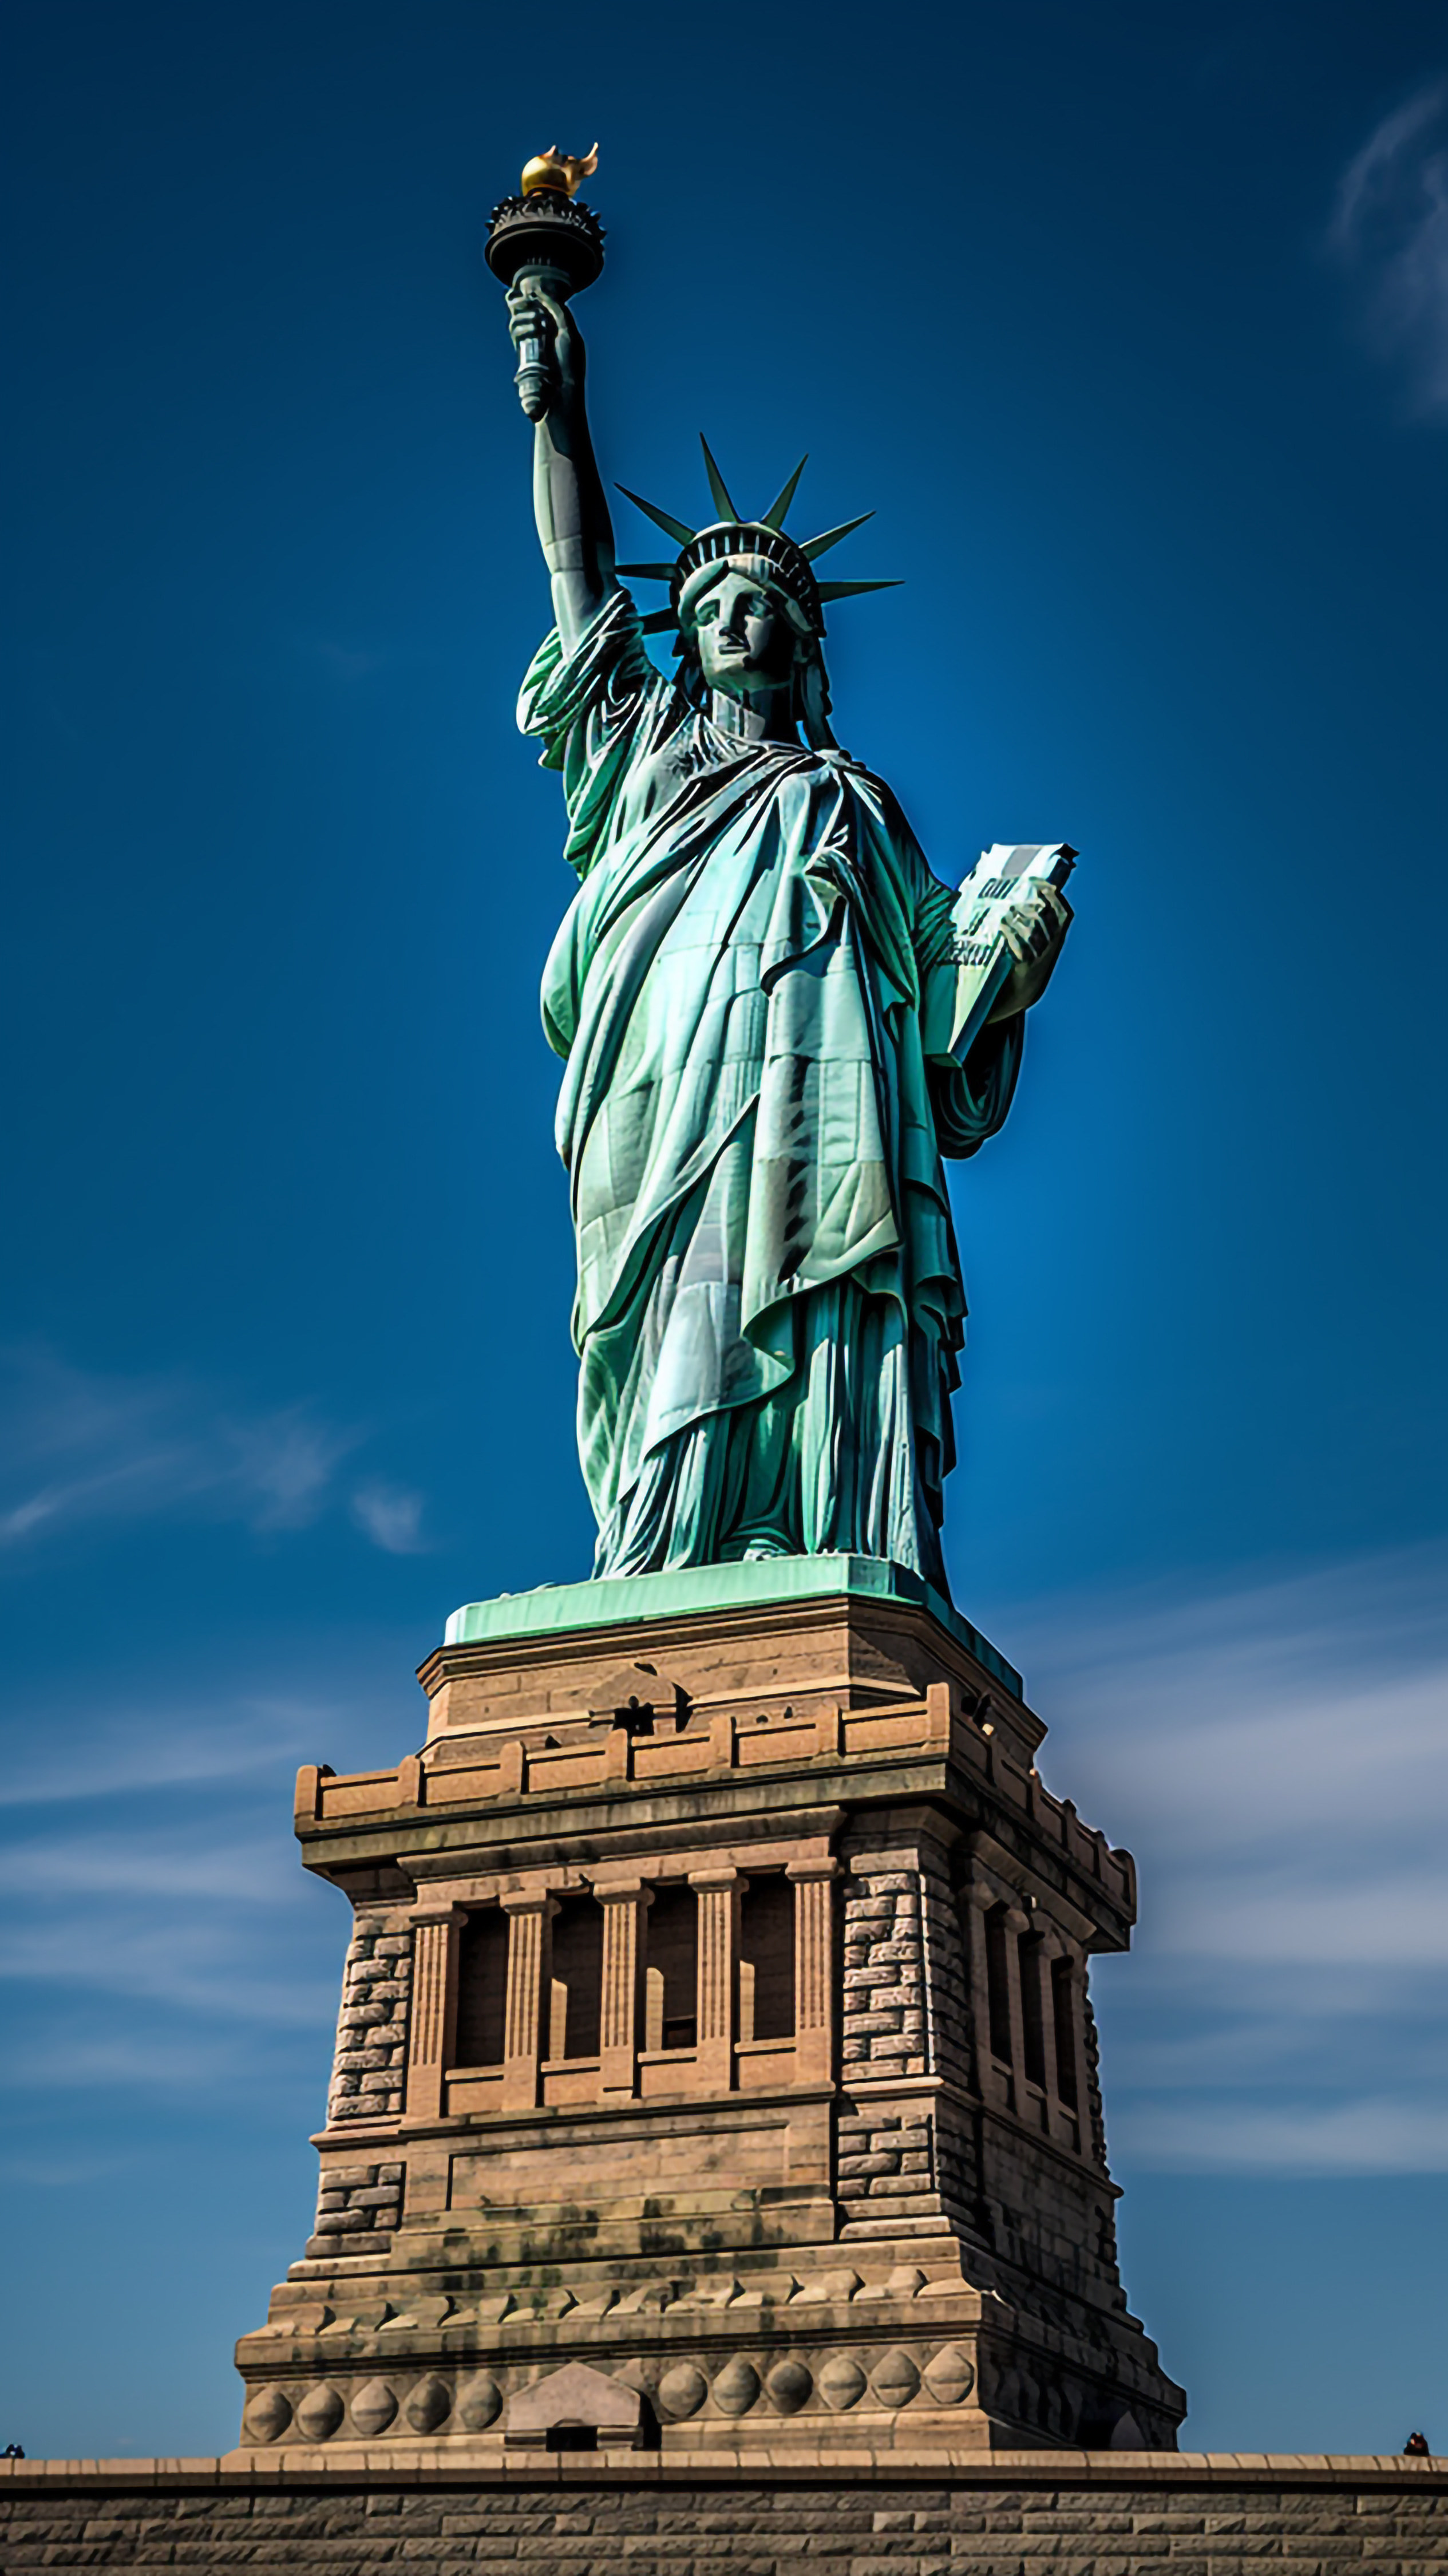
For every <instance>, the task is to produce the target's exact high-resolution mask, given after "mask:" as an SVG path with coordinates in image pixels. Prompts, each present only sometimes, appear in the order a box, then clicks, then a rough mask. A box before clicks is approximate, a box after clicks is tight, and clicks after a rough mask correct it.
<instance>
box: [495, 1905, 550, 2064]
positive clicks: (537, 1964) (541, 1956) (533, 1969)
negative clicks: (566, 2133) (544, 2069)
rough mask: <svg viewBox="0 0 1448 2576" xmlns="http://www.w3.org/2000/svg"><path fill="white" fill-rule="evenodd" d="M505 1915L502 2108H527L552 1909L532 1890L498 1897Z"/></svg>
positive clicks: (537, 2054)
mask: <svg viewBox="0 0 1448 2576" xmlns="http://www.w3.org/2000/svg"><path fill="white" fill-rule="evenodd" d="M502 1907H503V1912H504V1913H505V1914H506V1915H507V1917H508V1999H507V2004H506V2007H505V2012H504V2021H503V2103H502V2107H503V2109H504V2110H505V2111H531V2110H534V2109H535V2108H536V2106H537V2101H538V2066H539V2058H540V2053H541V2051H540V2034H539V2018H540V2014H541V2011H542V2004H543V1992H544V1985H545V1977H546V1969H547V1957H546V1953H547V1947H548V1925H549V1923H550V1921H551V1920H552V1917H553V1915H554V1913H555V1912H556V1910H557V1908H556V1906H555V1904H554V1900H553V1898H552V1897H551V1896H546V1895H544V1894H542V1893H540V1892H537V1891H531V1892H528V1893H525V1894H514V1895H510V1896H505V1897H504V1898H503V1899H502Z"/></svg>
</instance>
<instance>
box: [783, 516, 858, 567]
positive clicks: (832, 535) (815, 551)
mask: <svg viewBox="0 0 1448 2576" xmlns="http://www.w3.org/2000/svg"><path fill="white" fill-rule="evenodd" d="M874 515H875V513H874V511H873V510H862V511H861V513H860V515H859V517H858V519H846V520H845V522H844V524H843V526H842V527H838V528H826V530H825V532H824V535H823V536H822V537H810V538H809V539H808V541H807V542H806V543H805V544H804V545H802V546H801V547H800V553H801V554H802V555H803V557H804V559H805V562H806V563H813V562H814V559H815V557H816V555H827V554H828V553H829V550H830V548H831V546H837V545H838V544H839V542H840V539H841V537H852V536H853V535H854V533H855V530H856V528H863V526H864V524H865V521H866V520H867V519H873V517H874Z"/></svg>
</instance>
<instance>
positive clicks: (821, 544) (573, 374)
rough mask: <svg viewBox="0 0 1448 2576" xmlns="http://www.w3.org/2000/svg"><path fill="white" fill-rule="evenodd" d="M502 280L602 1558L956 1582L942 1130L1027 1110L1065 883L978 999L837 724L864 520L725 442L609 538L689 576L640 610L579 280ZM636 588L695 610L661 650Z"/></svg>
mask: <svg viewBox="0 0 1448 2576" xmlns="http://www.w3.org/2000/svg"><path fill="white" fill-rule="evenodd" d="M511 302H512V327H513V332H514V337H515V339H516V340H517V342H518V344H519V347H520V349H524V350H534V351H541V352H542V353H543V355H542V357H541V358H540V359H539V361H538V364H539V367H540V368H541V370H542V372H541V375H540V378H539V381H540V384H541V385H544V386H545V387H546V410H545V411H544V412H543V415H542V416H541V417H539V418H538V421H537V431H536V443H535V464H534V500H535V506H536V511H537V518H538V527H539V534H540V537H541V539H542V542H543V548H544V553H545V557H546V559H547V562H548V564H549V568H550V572H551V575H552V588H553V601H554V610H555V616H556V620H557V623H556V625H555V628H554V631H553V632H552V634H550V635H549V637H548V638H547V640H546V642H545V643H544V644H543V646H542V648H541V650H540V651H539V652H538V654H537V655H536V656H535V658H534V661H533V664H532V667H531V669H530V670H529V672H528V675H527V679H526V681H525V683H524V687H523V693H522V699H521V703H520V708H519V720H520V723H521V724H522V726H523V728H524V730H525V731H526V732H528V733H529V734H531V735H533V736H534V737H535V738H536V739H538V740H539V741H541V743H542V746H543V751H542V757H543V761H544V763H545V765H546V766H547V767H549V768H552V769H555V770H557V771H558V772H560V773H561V776H562V780H563V786H564V792H565V796H566V800H567V807H568V820H569V832H568V843H567V854H568V858H569V860H570V862H571V864H572V866H573V868H574V869H575V871H576V873H577V875H578V877H579V879H580V885H579V890H578V893H577V895H576V896H575V898H574V901H573V903H572V905H571V907H570V909H569V911H568V914H567V918H566V919H565V921H564V923H563V925H562V928H561V929H560V931H559V934H558V937H557V939H556V941H555V943H554V946H553V950H552V954H551V955H550V957H549V960H548V965H547V969H546V972H545V976H544V984H543V1019H544V1026H545V1029H546V1032H547V1035H548V1039H549V1042H550V1043H551V1045H552V1046H553V1047H554V1048H555V1049H556V1051H557V1052H558V1053H559V1054H560V1055H561V1056H562V1057H563V1058H564V1059H565V1063H566V1068H567V1069H566V1072H565V1075H564V1079H563V1086H562V1095H561V1098H560V1102H559V1111H558V1127H557V1134H558V1146H559V1151H560V1153H561V1155H562V1158H563V1161H564V1164H565V1166H566V1168H567V1171H568V1175H569V1183H570V1190H571V1196H572V1208H573V1220H574V1228H575V1235H576V1241H577V1253H578V1294H577V1298H576V1301H575V1306H574V1317H573V1330H574V1341H575V1345H576V1347H577V1350H578V1354H579V1361H580V1383H579V1413H578V1427H579V1448H580V1454H581V1457H582V1463H583V1472H584V1477H585V1480H586V1482H587V1485H588V1491H589V1496H590V1500H591V1501H592V1504H593V1508H594V1512H595V1515H596V1518H597V1521H598V1530H599V1536H598V1545H597V1550H596V1554H595V1560H594V1574H595V1578H599V1579H604V1580H607V1579H608V1578H612V1577H615V1576H629V1577H646V1576H655V1575H662V1574H665V1573H671V1572H674V1571H679V1570H683V1569H687V1568H693V1567H705V1566H722V1565H729V1564H734V1563H739V1562H741V1561H746V1560H748V1561H761V1560H764V1561H772V1560H794V1559H799V1558H804V1559H809V1558H812V1557H826V1558H829V1557H841V1556H843V1557H847V1558H849V1559H850V1560H851V1561H852V1562H858V1561H859V1560H862V1559H876V1560H881V1561H883V1562H886V1563H888V1564H890V1565H891V1566H893V1567H894V1568H895V1569H897V1570H904V1571H905V1572H908V1573H911V1574H913V1575H914V1576H916V1577H917V1578H919V1579H921V1580H923V1581H924V1582H925V1583H927V1584H928V1585H930V1586H931V1587H932V1588H933V1590H934V1591H935V1592H936V1593H937V1594H938V1595H946V1594H947V1590H948V1587H947V1581H946V1574H945V1565H944V1559H943V1555H942V1552H941V1538H940V1532H941V1520H942V1515H943V1509H944V1482H945V1477H946V1475H947V1473H948V1472H949V1469H950V1468H951V1466H952V1464H953V1463H954V1439H953V1431H952V1423H951V1407H950V1399H951V1395H952V1392H953V1390H954V1389H955V1387H956V1386H957V1384H958V1382H959V1354H960V1350H961V1347H962V1345H963V1342H964V1339H965V1292H964V1285H963V1280H962V1275H961V1264H960V1257H959V1253H958V1249H957V1246H956V1240H955V1233H954V1228H953V1225H952V1220H951V1211H950V1201H949V1197H948V1195H947V1191H946V1184H945V1173H944V1158H945V1157H961V1156H965V1155H970V1154H973V1153H975V1152H976V1150H977V1149H978V1147H979V1146H981V1145H982V1144H983V1143H984V1142H985V1140H986V1139H987V1138H988V1137H990V1136H992V1135H993V1134H994V1133H995V1132H996V1130H997V1129H998V1128H999V1127H1000V1125H1001V1123H1002V1121H1003V1119H1004V1118H1005V1116H1006V1112H1007V1110H1008V1108H1009V1106H1010V1101H1011V1095H1012V1092H1013V1090H1014V1087H1015V1082H1016V1076H1017V1073H1018V1070H1019V1066H1020V1059H1021V1046H1022V1035H1023V1027H1024V1012H1025V1008H1026V1006H1027V1005H1028V1004H1029V1003H1030V1002H1031V1001H1033V1000H1034V999H1035V998H1036V996H1037V995H1038V993H1039V992H1040V991H1041V990H1043V989H1044V984H1045V981H1046V978H1047V976H1048V975H1049V973H1050V971H1051V967H1052V966H1053V964H1054V962H1055V957H1056V954H1057V953H1058V951H1059V947H1060V942H1061V938H1062V937H1063V935H1064V931H1065V926H1066V923H1067V921H1068V920H1069V917H1070V916H1069V910H1068V909H1067V907H1066V906H1065V904H1064V901H1063V899H1062V898H1061V897H1060V895H1059V892H1058V891H1056V890H1055V889H1054V888H1052V887H1046V888H1045V889H1044V890H1043V889H1042V888H1040V887H1035V888H1031V889H1029V890H1026V891H1023V894H1022V897H1021V900H1020V901H1019V903H1017V904H1015V905H1014V906H1013V908H1012V909H1011V911H1010V913H1009V915H1008V918H1007V919H1006V922H1005V926H1004V929H1003V931H1002V934H1001V937H1000V940H999V943H998V955H999V965H998V971H997V972H996V980H995V981H994V982H993V983H992V984H991V987H990V991H989V993H988V994H985V995H983V997H982V998H981V1007H980V1008H979V1009H978V1010H977V1011H976V1012H975V1014H974V1016H973V1017H972V1018H970V1020H969V1022H968V1023H967V1020H966V1018H965V1017H963V1016H962V1011H961V1008H960V1001H961V979H962V974H963V973H965V974H966V975H967V977H970V976H975V978H976V982H977V983H978V982H979V977H978V975H976V970H975V968H974V966H973V965H970V964H969V963H967V965H966V966H965V967H964V968H963V966H962V928H963V924H962V921H961V918H960V916H959V914H958V911H957V898H956V895H955V893H954V891H953V890H952V889H951V888H950V887H948V886H946V885H944V884H942V883H941V882H940V880H939V879H938V878H936V877H935V876H934V875H933V874H932V872H931V870H930V868H929V866H928V865H927V863H926V860H925V858H924V856H923V854H922V852H921V850H920V847H919V845H918V843H917V841H916V839H915V837H914V834H913V833H912V832H911V830H910V827H909V825H908V824H907V822H906V821H905V818H904V816H903V814H902V813H901V810H900V808H899V806H898V804H897V803H896V801H895V799H894V798H893V796H892V795H891V793H890V791H889V789H888V788H887V787H886V786H884V785H883V784H882V783H881V781H880V780H879V779H878V778H876V777H874V776H873V775H872V774H871V773H870V771H868V770H867V769H865V768H863V767H862V766H861V765H860V764H859V763H858V762H857V761H855V760H853V759H852V758H851V757H850V756H849V754H848V753H846V752H844V751H842V750H841V748H840V747H839V745H838V744H837V743H836V741H835V739H834V736H833V734H832V732H831V730H830V724H829V715H830V700H829V690H828V684H827V681H826V676H825V667H824V659H823V650H822V645H823V637H824V631H825V621H824V603H825V601H826V600H827V599H831V598H834V597H838V596H843V595H846V594H847V593H848V592H849V591H851V590H854V589H859V588H861V587H867V588H868V587H874V586H877V585H870V584H865V585H861V584H857V583H828V584H822V583H820V582H819V581H818V580H817V578H816V575H815V572H814V568H813V567H814V558H815V557H816V556H817V555H818V554H820V553H821V552H822V551H824V550H825V548H826V547H828V546H829V545H831V544H832V543H833V542H834V541H835V540H836V538H838V537H840V536H843V535H846V534H848V533H849V526H850V525H855V524H858V523H857V522H850V523H849V524H848V525H847V526H846V527H845V528H842V529H835V530H830V531H827V532H826V534H825V535H824V536H822V537H819V538H813V539H809V540H807V541H805V542H804V543H803V544H799V543H797V542H796V541H795V540H794V539H793V538H791V537H789V536H787V535H786V534H785V533H784V518H785V515H786V512H787V509H788V507H789V504H790V501H791V499H792V497H793V493H794V487H795V484H796V483H797V481H798V479H799V478H798V473H796V474H794V475H793V476H791V478H790V480H789V482H788V483H787V484H786V486H785V488H784V490H783V492H781V494H780V495H779V496H778V499H777V500H776V501H775V502H774V503H773V504H771V507H770V508H769V509H768V510H767V511H765V512H764V513H763V514H762V515H761V517H760V518H758V519H754V520H746V519H743V518H741V517H740V515H739V513H738V512H737V510H736V508H735V505H734V503H733V501H732V499H731V497H730V495H729V492H728V491H727V489H726V487H725V485H724V482H723V479H722V476H721V475H720V473H719V470H718V468H717V466H716V465H715V463H714V460H713V458H712V457H710V456H709V454H708V451H707V449H706V450H705V457H706V463H707V468H708V475H709V483H710V492H711V499H712V502H713V506H714V509H715V511H716V513H717V517H716V519H715V521H714V522H712V523H711V524H710V525H708V526H706V527H704V528H700V529H691V528H690V527H689V526H688V525H687V523H685V522H684V521H682V520H677V519H674V518H673V517H671V515H670V514H669V513H668V512H663V511H659V510H656V509H654V507H653V505H652V504H649V503H644V504H642V505H641V506H642V507H644V508H645V509H646V510H648V512H649V515H650V516H651V517H652V518H653V519H654V520H655V521H656V522H657V524H659V525H660V526H662V527H663V528H665V529H666V531H667V532H668V533H669V534H670V536H671V537H672V538H674V539H675V540H676V541H678V540H682V547H681V551H680V552H679V554H678V556H677V558H676V560H675V561H674V562H673V563H672V564H657V565H647V564H641V565H629V566H626V567H624V568H623V569H624V570H626V571H628V572H629V573H631V574H637V575H639V576H646V577H650V578H658V579H666V580H667V581H668V584H669V592H670V601H669V606H668V607H667V608H666V609H664V610H662V611H659V612H656V613H655V614H653V615H652V616H650V617H649V618H648V619H647V620H646V621H642V622H641V620H640V618H639V615H638V612H637V610H636V609H635V607H634V603H633V600H632V598H631V596H630V594H629V592H628V591H627V590H626V589H625V588H624V587H623V586H622V584H621V582H620V580H619V572H618V568H617V567H616V565H615V560H614V545H613V531H612V526H611V522H610V518H609V513H608V508H607V504H606V502H605V499H604V495H603V488H602V483H601V480H600V477H599V474H598V469H597V465H596V463H595V460H594V456H593V449H592V444H591V441H590V437H589V431H588V422H587V414H586V409H585V405H584V390H583V384H584V361H583V348H582V341H581V338H580V336H579V331H578V325H577V320H576V317H575V315H574V314H573V312H572V309H571V307H569V306H566V305H565V304H562V303H559V302H558V301H556V300H555V299H552V298H550V297H549V296H548V295H547V294H544V293H542V292H541V291H540V290H539V289H538V288H537V287H536V285H535V286H532V287H522V286H520V287H517V288H515V290H514V293H513V296H512V299H511ZM540 399H541V396H540ZM645 624H647V626H648V627H650V628H659V629H660V630H662V629H663V628H664V627H665V626H667V627H669V628H671V629H672V631H673V632H674V634H675V639H676V640H675V656H676V661H677V666H678V667H677V671H676V673H675V674H674V675H672V676H666V675H665V674H664V673H662V672H661V671H659V670H658V669H657V668H656V666H655V665H654V663H653V662H652V660H651V659H650V656H649V653H648V651H647V649H646V646H645V643H644V640H643V636H644V626H645ZM970 926H971V927H972V928H973V927H975V924H973V923H972V924H971V925H970ZM965 946H966V950H967V951H969V947H970V943H969V940H968V939H967V940H966V942H965Z"/></svg>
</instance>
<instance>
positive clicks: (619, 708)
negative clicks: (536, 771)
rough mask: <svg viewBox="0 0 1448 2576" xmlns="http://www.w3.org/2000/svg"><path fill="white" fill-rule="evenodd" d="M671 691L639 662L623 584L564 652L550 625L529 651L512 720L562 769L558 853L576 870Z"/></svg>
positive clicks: (659, 731)
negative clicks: (562, 833) (564, 825)
mask: <svg viewBox="0 0 1448 2576" xmlns="http://www.w3.org/2000/svg"><path fill="white" fill-rule="evenodd" d="M677 697H678V692H677V690H676V689H675V688H674V687H673V686H672V685H671V683H670V682H669V681H667V680H665V679H664V678H663V677H662V675H661V674H660V673H659V672H658V671H656V670H655V668H654V666H653V663H652V662H651V661H650V660H649V656H648V652H647V650H646V648H645V645H644V640H643V634H642V631H641V629H640V626H639V618H638V611H637V609H636V608H635V607H634V604H633V601H632V599H631V598H630V597H629V594H628V592H627V591H626V590H614V591H612V592H610V594H609V596H608V598H607V599H606V601H605V602H604V605H603V607H602V608H601V609H600V610H599V612H598V614H597V616H596V617H594V618H593V619H592V620H591V622H590V623H589V625H587V626H586V627H585V628H584V630H583V633H582V634H581V635H580V637H579V639H578V641H577V643H576V644H575V645H574V647H573V650H572V652H571V653H569V652H565V650H564V647H563V639H562V637H561V636H560V635H559V632H558V629H557V628H556V627H555V628H554V630H553V632H552V634H551V635H549V636H547V637H546V638H545V639H544V641H543V643H542V644H541V645H540V646H539V648H538V651H537V652H536V653H535V654H534V656H533V660H532V662H531V664H530V665H529V668H528V673H527V677H526V678H525V680H524V682H523V687H522V691H521V693H520V695H519V699H518V724H519V728H520V730H521V731H522V732H523V733H526V734H532V735H534V736H535V737H536V738H537V739H538V740H539V741H541V743H542V745H543V748H542V751H541V752H540V754H539V760H540V764H541V766H542V767H543V768H544V769H557V770H560V771H561V772H562V776H563V793H564V798H565V801H566V803H567V806H568V826H569V829H568V842H567V851H566V855H567V857H568V861H569V864H570V865H571V866H572V867H574V868H576V869H577V871H578V874H579V875H580V876H586V875H587V874H588V871H589V869H590V867H591V866H592V865H593V862H594V860H595V858H596V857H597V855H598V852H599V850H600V848H601V847H602V844H603V842H604V840H605V839H606V837H607V833H608V828H609V823H610V820H611V818H612V814H613V810H614V807H615V804H616V802H617V799H618V796H619V794H620V792H621V790H622V787H623V784H624V781H625V778H626V777H627V774H628V771H629V768H630V766H631V764H632V763H633V761H634V760H635V759H636V758H637V757H638V756H639V754H640V752H641V751H646V750H648V749H649V748H651V747H652V745H653V743H654V742H655V741H656V740H658V739H660V738H661V737H662V735H663V734H664V733H665V732H667V731H668V729H669V726H670V723H671V721H674V720H676V715H675V706H674V702H675V700H676V699H677Z"/></svg>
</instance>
